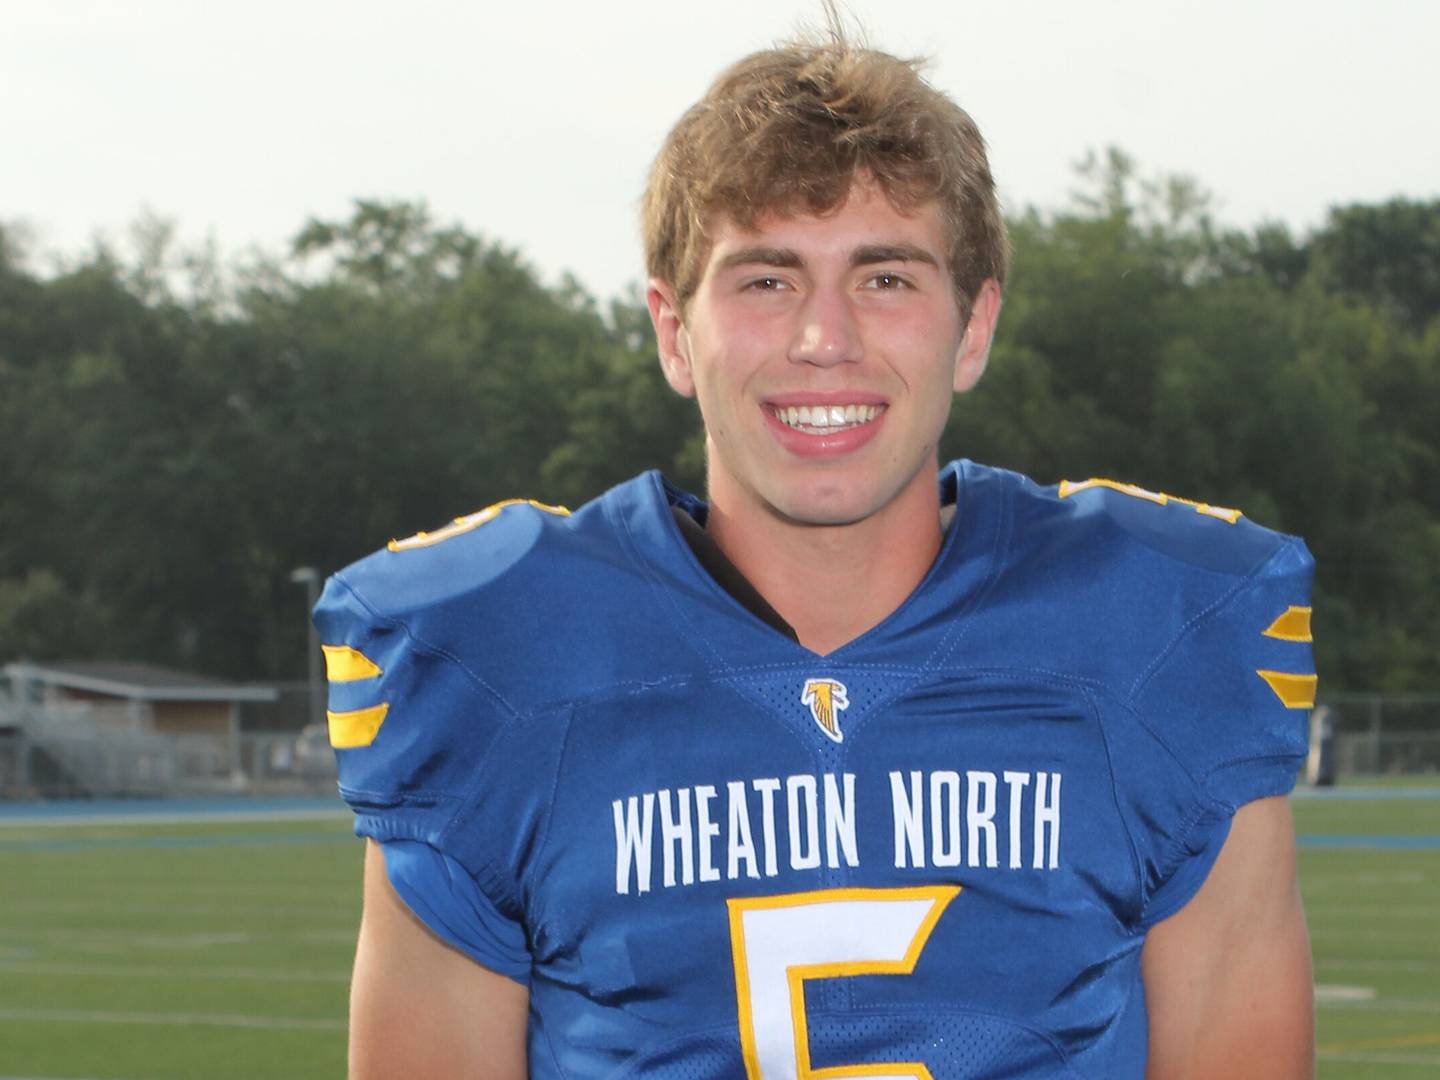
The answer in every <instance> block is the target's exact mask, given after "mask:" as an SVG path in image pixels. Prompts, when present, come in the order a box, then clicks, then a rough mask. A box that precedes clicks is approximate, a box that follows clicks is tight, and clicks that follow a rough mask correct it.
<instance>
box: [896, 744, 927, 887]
mask: <svg viewBox="0 0 1440 1080" xmlns="http://www.w3.org/2000/svg"><path fill="white" fill-rule="evenodd" d="M924 807H925V798H924V796H923V795H921V794H920V770H919V769H912V770H911V771H910V790H909V792H908V793H907V792H906V790H905V785H904V781H903V780H902V779H901V776H900V774H899V773H898V772H892V773H891V774H890V816H891V818H892V820H894V822H895V865H896V867H898V868H899V869H901V870H903V869H904V868H905V867H907V866H914V867H920V868H923V867H924V866H925V822H924V821H922V820H921V817H920V815H921V814H923V813H924V812H925V810H924Z"/></svg>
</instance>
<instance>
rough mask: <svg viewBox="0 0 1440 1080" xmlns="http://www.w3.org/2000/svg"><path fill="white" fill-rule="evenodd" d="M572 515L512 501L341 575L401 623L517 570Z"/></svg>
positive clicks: (393, 544)
mask: <svg viewBox="0 0 1440 1080" xmlns="http://www.w3.org/2000/svg"><path fill="white" fill-rule="evenodd" d="M569 528H570V511H568V510H566V509H565V508H564V507H563V506H547V505H546V504H544V503H540V502H536V501H535V500H534V499H507V500H505V501H504V502H498V503H495V504H493V505H491V506H487V507H485V509H483V510H478V511H476V512H475V513H473V514H467V515H465V516H464V517H458V518H456V519H455V520H454V521H452V522H450V523H449V524H448V525H445V526H444V527H443V528H440V529H436V530H435V531H434V532H419V533H416V534H415V535H414V536H411V537H407V538H406V539H403V540H391V541H390V543H389V544H387V545H386V546H385V547H384V548H382V549H381V550H380V551H377V552H375V553H374V554H372V555H368V556H366V557H365V558H363V559H361V560H360V561H358V562H356V563H353V564H351V565H350V566H348V567H346V568H345V569H344V570H342V571H341V572H340V573H339V574H338V575H337V576H338V577H340V578H343V579H344V580H345V581H346V582H347V583H348V584H349V585H350V587H352V588H353V589H355V591H356V592H358V593H360V594H361V595H362V596H364V597H365V600H366V602H367V603H368V604H370V605H371V606H373V607H374V608H375V610H376V611H377V613H379V614H382V615H387V616H392V617H399V616H402V615H404V614H406V613H409V612H413V611H416V610H423V609H425V608H428V607H432V606H434V605H436V604H440V603H444V602H445V601H446V600H450V599H452V598H455V597H459V596H463V595H465V594H467V593H470V592H473V591H474V590H476V589H480V588H483V587H484V586H486V585H489V584H491V583H492V582H494V581H496V580H497V579H499V578H502V577H504V576H505V574H506V573H507V572H508V571H510V570H512V569H513V568H514V567H515V566H516V565H517V564H518V563H519V562H520V561H521V560H522V559H524V558H525V556H526V555H527V554H529V553H530V551H531V550H532V549H533V548H535V547H536V545H537V544H539V543H541V542H542V539H543V538H544V536H545V535H546V533H547V532H551V531H554V530H557V529H559V530H567V531H568V530H569Z"/></svg>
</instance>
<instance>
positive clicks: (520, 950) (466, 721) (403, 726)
mask: <svg viewBox="0 0 1440 1080" xmlns="http://www.w3.org/2000/svg"><path fill="white" fill-rule="evenodd" d="M315 624H316V626H317V628H318V629H319V632H320V639H321V642H322V644H323V648H324V652H325V660H326V670H327V674H328V676H329V683H330V696H329V708H328V711H327V720H328V724H329V729H330V740H331V744H332V745H333V746H334V748H335V754H336V758H337V761H338V766H339V787H340V794H341V796H342V797H343V798H344V799H345V801H346V802H347V803H348V804H349V805H350V807H351V809H352V810H353V811H354V812H355V832H356V834H357V835H359V836H364V837H369V838H371V839H374V840H376V841H378V842H379V843H380V844H381V845H382V847H383V848H384V852H385V865H386V873H387V876H388V877H389V879H390V882H391V884H392V885H393V886H394V888H395V890H396V892H397V893H399V894H400V896H401V898H402V899H404V900H405V902H406V904H407V906H409V907H410V909H411V910H412V911H413V912H414V913H415V914H416V916H418V917H419V918H420V919H421V921H422V922H424V923H425V925H426V926H427V927H429V929H430V930H431V931H432V932H434V933H435V934H436V935H437V936H439V937H440V938H442V939H443V940H445V941H446V942H448V943H449V944H450V945H452V946H453V947H455V948H457V949H459V950H460V951H461V952H464V953H466V954H467V955H469V956H470V957H471V958H472V959H474V960H476V961H477V962H478V963H480V964H483V965H484V966H486V967H488V968H490V969H492V970H495V971H499V972H501V973H502V974H505V975H508V976H510V977H511V978H515V979H518V980H520V981H524V980H526V979H528V977H529V970H530V965H529V959H528V956H527V954H526V952H525V940H526V936H525V929H524V923H523V915H522V911H521V905H520V902H519V899H518V894H519V888H518V885H517V883H516V877H515V874H514V872H513V861H512V859H511V858H510V852H509V850H508V849H507V845H506V843H505V838H506V833H505V830H504V829H503V828H499V827H494V826H492V827H490V828H484V827H483V826H481V824H480V823H479V822H476V821H475V820H474V813H475V811H476V810H477V808H483V806H484V804H485V803H486V796H487V795H491V794H492V792H491V790H490V789H491V788H493V787H494V786H495V785H494V783H493V779H494V777H495V776H496V775H497V774H499V773H502V772H503V770H501V769H497V768H496V767H495V766H494V764H493V759H494V757H495V751H496V746H497V744H498V743H500V742H502V741H503V738H504V731H505V728H506V725H507V722H508V720H509V711H508V706H507V705H506V704H505V703H504V702H503V700H501V699H499V698H498V697H497V696H496V695H494V694H492V693H491V692H489V691H488V689H487V688H486V687H485V686H484V684H483V683H481V682H480V681H479V680H478V678H477V677H476V676H475V675H474V674H473V673H471V672H469V671H467V670H466V669H465V668H464V667H463V666H462V665H461V664H460V663H459V662H458V661H456V660H455V659H454V658H453V657H452V656H450V655H448V654H447V653H446V652H445V651H444V650H443V648H441V647H439V646H437V645H434V644H431V643H428V642H426V641H425V640H424V639H423V638H422V637H421V636H419V635H417V634H416V633H415V631H414V629H413V628H412V627H411V626H410V625H408V624H407V623H406V622H405V621H404V620H401V619H397V618H390V617H386V616H384V615H381V614H380V613H378V612H377V611H376V610H374V609H373V608H372V607H371V606H370V605H368V604H367V603H366V601H365V600H364V599H363V598H362V597H361V596H360V595H359V594H358V593H357V592H356V591H355V590H354V589H353V588H352V587H351V586H350V584H349V583H348V582H347V581H346V580H345V579H344V578H343V577H342V576H341V575H336V576H335V577H333V578H331V580H330V581H329V582H328V583H327V585H326V588H325V592H324V594H323V596H322V597H321V600H320V603H319V604H318V605H317V607H316V609H315ZM462 822H468V823H470V827H469V828H464V829H462V828H459V827H458V826H459V824H460V823H462Z"/></svg>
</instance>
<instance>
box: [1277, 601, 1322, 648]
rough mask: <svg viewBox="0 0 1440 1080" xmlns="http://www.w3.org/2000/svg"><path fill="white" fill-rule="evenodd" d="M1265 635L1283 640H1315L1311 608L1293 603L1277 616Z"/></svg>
mask: <svg viewBox="0 0 1440 1080" xmlns="http://www.w3.org/2000/svg"><path fill="white" fill-rule="evenodd" d="M1265 636H1266V637H1270V638H1279V639H1280V640H1281V641H1314V640H1315V639H1314V638H1313V637H1311V635H1310V609H1309V608H1308V607H1296V606H1295V605H1294V604H1291V605H1290V606H1289V607H1288V608H1286V609H1285V610H1284V611H1283V612H1281V613H1280V614H1279V615H1277V616H1276V617H1275V621H1274V622H1272V623H1271V624H1270V627H1269V629H1267V630H1266V631H1265Z"/></svg>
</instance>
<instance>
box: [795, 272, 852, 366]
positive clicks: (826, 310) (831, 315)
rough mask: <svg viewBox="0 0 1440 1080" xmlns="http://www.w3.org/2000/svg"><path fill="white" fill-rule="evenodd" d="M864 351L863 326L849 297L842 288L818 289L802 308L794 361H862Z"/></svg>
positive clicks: (826, 364)
mask: <svg viewBox="0 0 1440 1080" xmlns="http://www.w3.org/2000/svg"><path fill="white" fill-rule="evenodd" d="M860 352H861V345H860V327H859V325H858V324H857V323H856V320H855V312H854V311H853V310H852V309H851V307H850V301H849V297H847V296H846V295H845V294H844V292H843V291H841V290H836V289H816V290H814V291H813V292H812V293H811V294H810V295H809V296H808V297H807V298H806V301H805V303H804V305H803V306H802V307H801V308H800V312H799V320H798V322H797V324H796V327H795V336H794V338H793V339H792V340H791V342H790V359H791V361H793V362H794V363H797V364H813V365H815V366H816V367H833V366H834V365H835V364H844V363H853V362H854V361H856V360H859V359H860Z"/></svg>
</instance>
